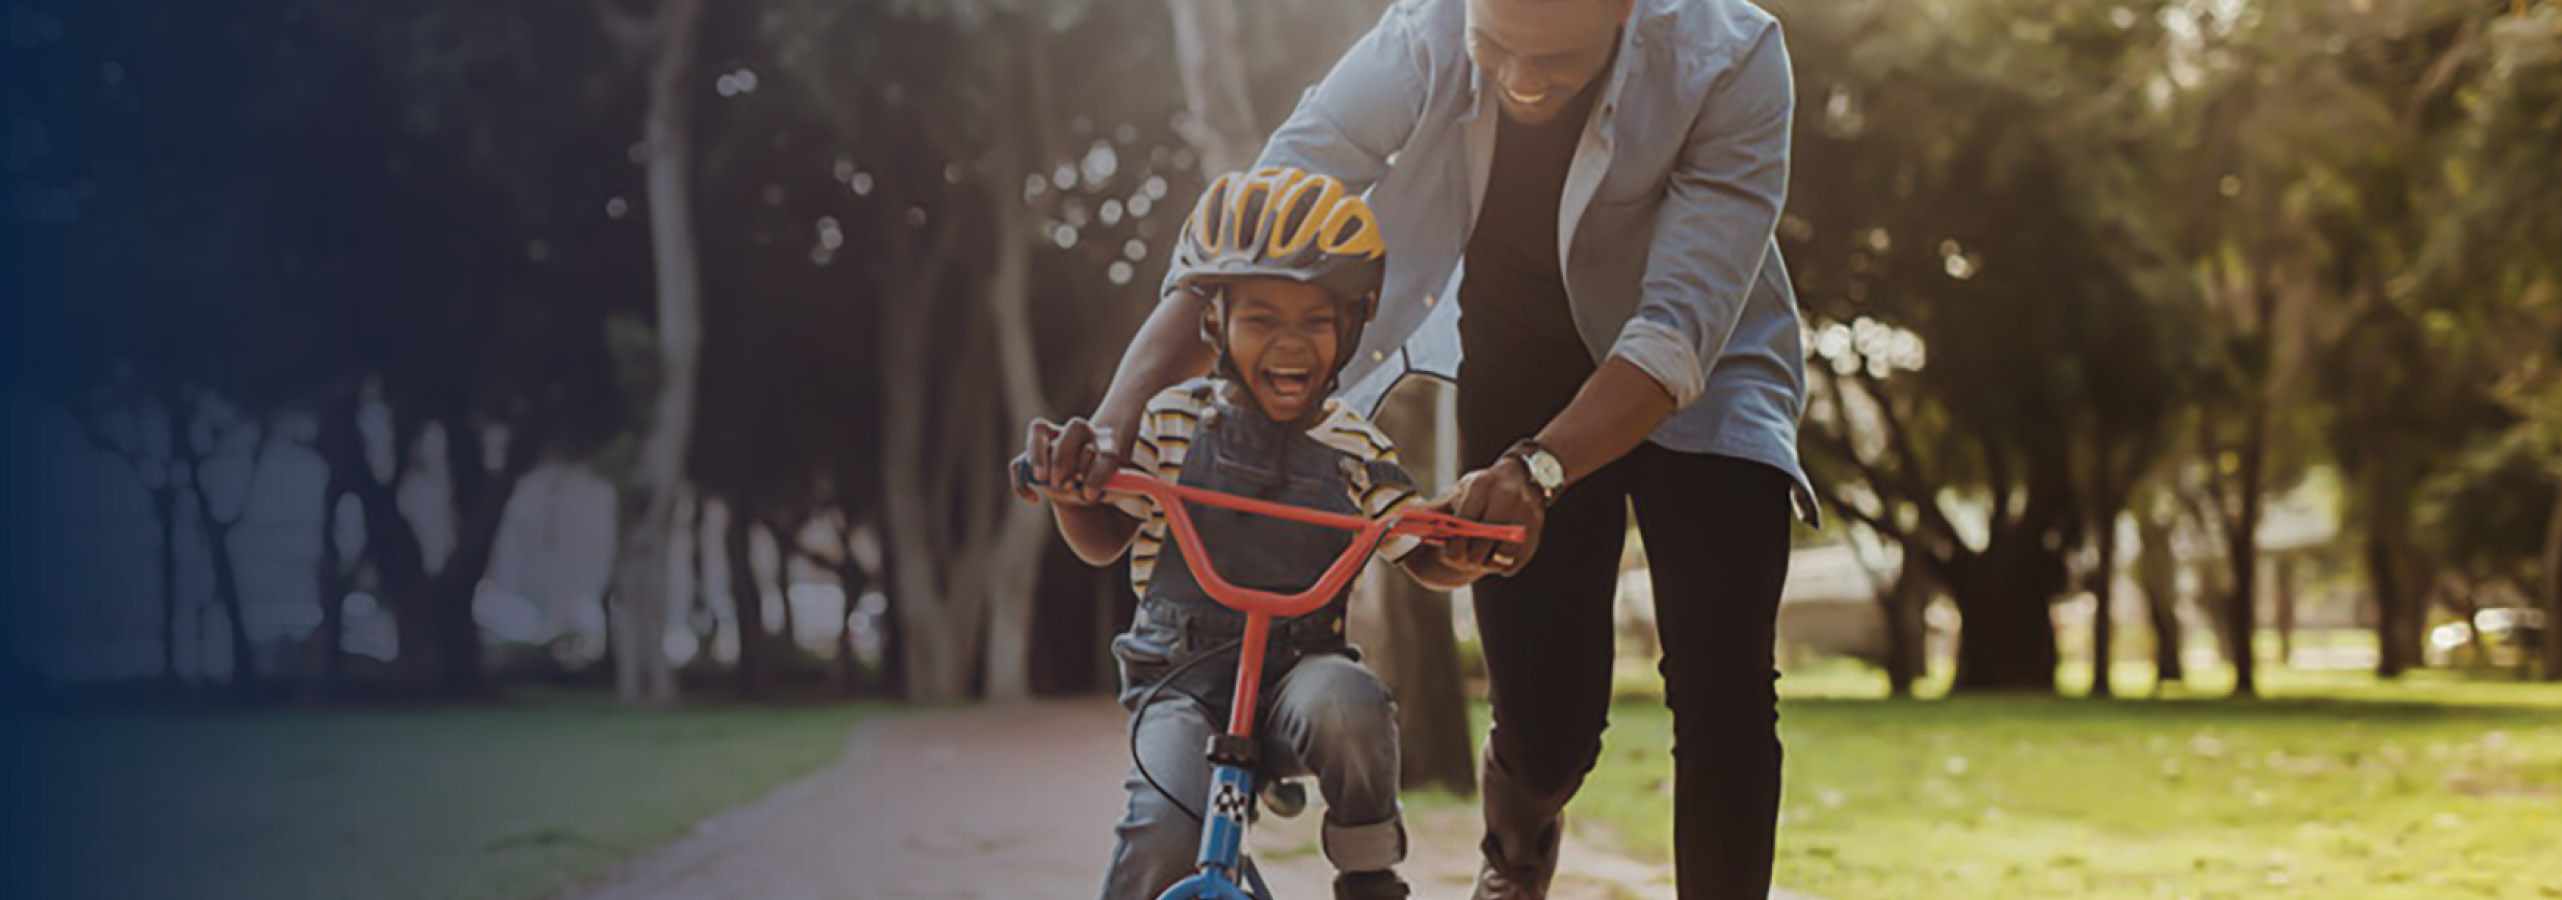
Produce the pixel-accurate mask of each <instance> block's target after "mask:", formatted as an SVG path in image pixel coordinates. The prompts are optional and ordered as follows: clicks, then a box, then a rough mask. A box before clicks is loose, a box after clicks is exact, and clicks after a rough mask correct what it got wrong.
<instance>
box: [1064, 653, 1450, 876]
mask: <svg viewBox="0 0 2562 900" xmlns="http://www.w3.org/2000/svg"><path fill="white" fill-rule="evenodd" d="M1157 698H1158V699H1157V702H1156V703H1155V704H1153V705H1151V706H1149V707H1147V708H1146V709H1142V710H1140V711H1139V712H1138V714H1137V717H1136V718H1135V719H1134V720H1133V721H1132V723H1131V727H1132V728H1136V729H1138V745H1139V757H1140V759H1142V760H1144V761H1145V762H1146V763H1147V769H1148V774H1150V775H1154V776H1156V781H1157V783H1158V784H1161V785H1164V786H1165V789H1166V790H1168V791H1172V792H1174V794H1175V795H1176V796H1178V797H1181V798H1182V799H1183V805H1184V806H1186V807H1189V808H1191V809H1192V810H1193V811H1195V812H1198V811H1200V809H1201V807H1202V805H1203V804H1204V803H1207V802H1208V801H1209V791H1210V761H1209V760H1208V759H1207V758H1205V757H1204V755H1203V751H1204V750H1205V749H1206V748H1207V747H1208V745H1209V741H1210V736H1211V735H1213V734H1216V733H1218V732H1219V731H1220V730H1222V729H1223V728H1225V727H1226V725H1227V721H1226V720H1225V718H1224V717H1222V718H1219V719H1215V720H1214V719H1213V718H1211V711H1210V710H1209V709H1207V708H1205V707H1203V706H1202V705H1201V704H1200V703H1199V702H1198V701H1195V700H1193V699H1192V698H1191V697H1188V696H1185V695H1182V694H1179V693H1176V692H1174V691H1170V690H1169V691H1165V692H1163V693H1160V694H1158V695H1157ZM1262 706H1263V710H1262V716H1261V721H1260V722H1258V723H1257V724H1256V728H1255V734H1256V735H1257V736H1258V737H1260V738H1261V739H1262V741H1261V743H1262V754H1263V769H1264V770H1265V771H1266V772H1267V773H1271V774H1273V775H1275V776H1278V777H1295V776H1299V775H1310V774H1312V775H1315V776H1316V779H1317V789H1318V792H1319V793H1321V794H1323V795H1324V797H1325V805H1326V811H1325V829H1324V834H1325V854H1326V858H1327V859H1328V860H1331V861H1332V862H1333V863H1334V866H1335V869H1336V870H1337V871H1342V872H1368V871H1374V870H1379V869H1386V868H1390V867H1393V866H1395V865H1396V864H1397V863H1399V862H1401V861H1403V860H1404V859H1405V855H1406V839H1405V825H1404V823H1403V822H1402V821H1401V820H1400V818H1399V816H1398V809H1397V706H1396V702H1395V701H1394V700H1392V699H1391V698H1390V697H1389V696H1388V689H1387V686H1386V685H1382V684H1380V683H1379V679H1378V677H1377V676H1375V675H1372V674H1370V670H1369V669H1367V668H1364V667H1362V665H1361V664H1360V663H1358V662H1354V661H1352V660H1350V659H1347V658H1344V657H1341V656H1311V657H1308V658H1306V659H1304V660H1301V661H1300V662H1299V664H1298V665H1297V666H1295V667H1293V668H1291V670H1290V672H1289V674H1287V675H1284V676H1282V678H1281V682H1280V684H1279V685H1277V686H1276V687H1275V688H1274V689H1273V690H1271V691H1270V692H1268V693H1267V694H1266V695H1265V696H1264V698H1263V704H1262ZM1124 786H1125V787H1126V788H1128V790H1129V792H1130V803H1129V809H1128V811H1127V812H1126V813H1124V814H1123V815H1122V817H1121V822H1120V824H1119V825H1117V826H1115V829H1114V830H1115V831H1117V832H1118V833H1119V834H1120V845H1119V846H1118V847H1115V848H1114V849H1113V851H1112V869H1111V871H1110V872H1108V873H1106V874H1105V875H1104V877H1103V900H1152V898H1154V897H1155V896H1156V895H1158V894H1161V893H1164V892H1165V889H1166V888H1169V887H1173V886H1174V883H1175V882H1177V881H1181V880H1183V878H1184V877H1185V876H1187V875H1190V874H1192V864H1193V863H1194V861H1195V858H1196V857H1197V856H1198V855H1199V854H1200V841H1201V823H1200V822H1198V821H1195V820H1193V819H1192V817H1190V816H1186V815H1184V814H1183V811H1182V810H1180V809H1177V808H1175V806H1174V805H1173V804H1172V803H1170V802H1168V801H1167V799H1166V797H1165V796H1164V795H1162V794H1159V793H1157V792H1156V789H1155V788H1153V787H1150V786H1148V783H1147V780H1146V779H1143V778H1141V777H1140V776H1139V772H1138V770H1137V769H1135V768H1133V769H1131V770H1130V774H1129V778H1128V779H1127V780H1126V781H1125V782H1124Z"/></svg>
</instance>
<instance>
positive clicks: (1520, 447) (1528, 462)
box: [1503, 440, 1566, 505]
mask: <svg viewBox="0 0 2562 900" xmlns="http://www.w3.org/2000/svg"><path fill="white" fill-rule="evenodd" d="M1503 455H1504V456H1507V457H1511V458H1513V459H1517V460H1520V461H1521V468H1522V469H1524V470H1526V471H1528V472H1529V473H1530V483H1531V484H1533V485H1536V486H1538V488H1539V502H1540V503H1541V504H1543V505H1544V504H1552V503H1555V502H1557V492H1558V491H1562V490H1565V489H1566V464H1565V463H1561V462H1558V461H1557V455H1556V454H1554V453H1550V452H1548V448H1546V447H1542V446H1539V442H1538V441H1534V440H1524V441H1522V442H1520V443H1517V444H1514V445H1512V449H1509V450H1505V451H1503Z"/></svg>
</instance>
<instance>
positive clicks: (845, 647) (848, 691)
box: [828, 529, 871, 697]
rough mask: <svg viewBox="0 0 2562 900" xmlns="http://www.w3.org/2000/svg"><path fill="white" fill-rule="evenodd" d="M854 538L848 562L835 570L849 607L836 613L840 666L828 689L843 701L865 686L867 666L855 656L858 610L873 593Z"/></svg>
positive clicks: (847, 543) (849, 541)
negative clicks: (867, 594)
mask: <svg viewBox="0 0 2562 900" xmlns="http://www.w3.org/2000/svg"><path fill="white" fill-rule="evenodd" d="M851 534H852V532H851V530H850V529H849V530H848V538H847V540H846V541H845V559H844V560H842V561H840V562H838V563H837V564H836V566H835V569H836V584H837V586H838V588H839V590H840V591H841V592H842V593H843V594H844V595H845V604H844V606H843V607H842V608H840V609H838V610H837V613H836V665H835V667H834V668H833V669H831V670H830V674H829V676H828V689H829V692H830V693H833V694H836V695H837V696H840V697H851V696H854V695H856V694H857V693H860V691H861V688H862V686H863V662H862V660H860V659H857V658H855V655H854V608H855V607H856V606H857V605H859V604H860V603H861V602H862V599H863V594H864V592H865V591H868V590H870V589H871V584H870V581H871V580H870V579H868V578H865V577H864V576H863V567H862V566H861V565H860V564H858V563H856V562H855V561H854V542H853V540H852V537H851Z"/></svg>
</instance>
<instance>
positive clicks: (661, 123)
mask: <svg viewBox="0 0 2562 900" xmlns="http://www.w3.org/2000/svg"><path fill="white" fill-rule="evenodd" d="M704 2H705V0H665V2H664V3H662V4H661V5H660V6H659V8H658V11H657V12H656V13H655V14H654V15H653V16H652V17H651V19H650V20H649V24H648V26H647V28H646V31H645V33H635V32H633V31H631V30H630V28H629V26H628V24H627V23H625V20H622V19H616V18H612V17H613V16H615V15H618V14H615V13H611V12H607V13H606V15H607V16H608V19H607V22H608V29H609V30H611V31H614V32H616V33H617V35H618V36H628V37H630V38H636V39H645V40H647V41H648V42H649V44H650V71H649V110H648V112H647V114H646V119H645V122H644V124H643V128H642V138H641V139H642V143H643V146H645V147H646V148H647V150H648V162H647V169H646V192H647V193H646V197H647V199H648V203H649V234H650V256H651V263H652V269H653V271H654V274H655V276H656V278H657V282H658V310H657V314H658V322H657V326H658V327H657V337H658V363H659V373H658V374H659V386H658V402H657V404H656V405H655V407H654V408H653V409H652V411H651V415H650V422H649V432H648V435H647V436H646V438H645V439H644V441H643V443H642V445H641V454H640V469H639V472H638V473H637V474H638V482H639V488H640V491H641V497H642V499H641V503H640V509H639V510H637V511H636V512H637V514H636V515H632V516H631V517H630V518H628V519H627V520H626V522H625V526H624V531H623V546H622V550H621V553H620V555H619V558H618V559H617V560H616V562H615V568H614V595H613V596H614V605H613V620H614V621H613V622H612V623H611V624H610V625H609V628H610V629H611V630H612V633H613V638H614V660H615V664H614V686H615V691H616V693H618V694H619V695H621V697H622V699H623V702H625V703H627V704H632V705H638V706H666V705H670V704H673V703H675V702H676V677H675V672H674V670H673V669H672V667H670V666H669V664H668V660H667V651H666V638H667V616H668V608H669V604H668V597H669V590H668V582H669V576H668V565H669V555H668V548H669V544H670V541H671V539H672V537H673V533H674V531H675V529H676V524H677V523H676V508H677V501H678V498H679V496H680V495H681V494H682V493H683V491H684V489H685V484H684V479H685V452H686V445H687V444H688V443H689V442H690V440H691V439H692V436H693V432H694V378H695V372H696V369H697V366H698V362H699V359H700V356H701V348H702V319H703V311H702V275H701V271H700V266H699V264H698V260H697V259H696V255H695V253H696V248H695V244H694V218H693V204H692V202H691V198H690V197H689V196H688V194H689V192H690V191H691V187H692V184H691V174H692V173H691V168H692V161H693V148H692V146H691V144H690V142H689V141H688V135H687V130H688V128H689V126H690V124H691V122H692V118H693V117H692V109H691V104H690V102H689V99H690V97H691V95H690V94H689V93H688V92H687V90H686V86H687V85H686V78H687V76H688V75H689V74H690V73H691V72H692V71H693V68H694V50H695V43H696V38H697V33H698V32H699V30H700V27H701V24H702V19H703V6H704ZM603 9H604V8H603V7H600V10H603ZM618 23H624V24H618Z"/></svg>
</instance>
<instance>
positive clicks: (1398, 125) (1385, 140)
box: [1255, 3, 1430, 252]
mask: <svg viewBox="0 0 2562 900" xmlns="http://www.w3.org/2000/svg"><path fill="white" fill-rule="evenodd" d="M1418 15H1420V11H1419V7H1418V6H1417V5H1416V4H1413V3H1399V4H1397V5H1395V6H1392V7H1390V8H1389V9H1388V11H1387V13H1386V14H1385V15H1382V16H1380V17H1379V24H1378V25H1376V26H1373V27H1372V28H1371V29H1370V33H1369V34H1366V35H1363V36H1362V38H1361V40H1360V41H1359V42H1358V43H1355V44H1353V45H1352V49H1350V50H1347V51H1344V54H1343V58H1342V59H1339V60H1336V61H1335V64H1334V69H1333V70H1332V71H1329V72H1327V73H1326V76H1325V79H1324V80H1322V81H1319V82H1317V83H1316V84H1315V85H1312V86H1310V87H1309V88H1308V90H1307V92H1306V93H1304V94H1301V95H1300V97H1299V105H1298V106H1297V107H1296V108H1293V109H1292V110H1291V111H1290V118H1289V119H1288V120H1287V121H1284V122H1282V123H1281V127H1280V128H1277V129H1274V130H1273V132H1272V139H1271V140H1270V141H1268V142H1266V143H1265V144H1264V145H1263V154H1262V155H1261V156H1260V157H1258V158H1257V159H1256V162H1255V165H1257V166H1290V167H1293V168H1299V169H1305V170H1307V171H1310V172H1317V173H1322V174H1326V175H1332V176H1334V177H1335V178H1337V179H1339V180H1341V181H1342V182H1343V183H1344V184H1345V185H1346V186H1348V187H1350V188H1351V189H1353V190H1355V191H1366V190H1369V189H1370V186H1371V185H1372V184H1374V183H1377V182H1378V180H1379V177H1380V176H1382V175H1385V174H1387V172H1388V157H1389V155H1391V154H1393V153H1395V152H1396V151H1397V149H1398V148H1400V147H1403V146H1405V143H1406V139H1407V138H1409V137H1411V136H1413V134H1414V129H1415V126H1416V124H1417V123H1418V122H1419V121H1420V120H1421V119H1422V118H1423V98H1424V93H1425V88H1426V87H1427V81H1426V79H1427V78H1429V77H1430V76H1429V70H1428V68H1427V66H1426V62H1425V55H1424V49H1423V46H1424V45H1423V40H1422V38H1421V36H1419V35H1417V34H1416V33H1415V29H1416V28H1417V27H1418V25H1417V23H1416V22H1415V21H1414V19H1415V18H1416V17H1417V16H1418ZM1391 252H1393V248H1391Z"/></svg>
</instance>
